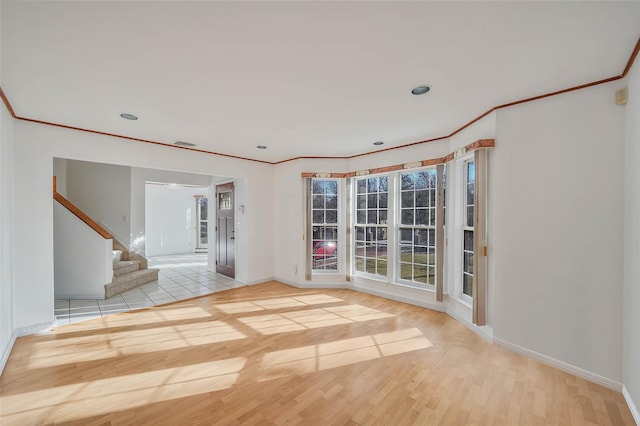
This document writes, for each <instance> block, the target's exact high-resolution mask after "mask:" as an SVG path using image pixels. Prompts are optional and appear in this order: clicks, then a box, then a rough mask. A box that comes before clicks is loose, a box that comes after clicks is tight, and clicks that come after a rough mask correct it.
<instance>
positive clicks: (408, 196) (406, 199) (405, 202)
mask: <svg viewBox="0 0 640 426" xmlns="http://www.w3.org/2000/svg"><path fill="white" fill-rule="evenodd" d="M401 194H402V195H401V198H402V202H401V204H400V207H402V208H406V207H413V191H409V192H402V193H401Z"/></svg>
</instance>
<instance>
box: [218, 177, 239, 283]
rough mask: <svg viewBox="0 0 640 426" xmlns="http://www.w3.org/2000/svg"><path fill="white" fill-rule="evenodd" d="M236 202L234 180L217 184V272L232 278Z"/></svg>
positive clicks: (233, 274)
mask: <svg viewBox="0 0 640 426" xmlns="http://www.w3.org/2000/svg"><path fill="white" fill-rule="evenodd" d="M234 204H235V191H234V186H233V182H230V183H225V184H222V185H216V248H217V250H216V272H218V273H220V274H223V275H226V276H228V277H231V278H235V276H236V266H235V256H236V254H235V239H236V237H235V227H234V224H235V215H234V211H235V207H234Z"/></svg>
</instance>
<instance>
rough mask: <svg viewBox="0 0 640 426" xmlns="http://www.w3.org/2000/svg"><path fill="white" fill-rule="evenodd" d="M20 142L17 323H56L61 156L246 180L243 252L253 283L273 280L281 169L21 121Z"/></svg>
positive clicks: (16, 179)
mask: <svg viewBox="0 0 640 426" xmlns="http://www.w3.org/2000/svg"><path fill="white" fill-rule="evenodd" d="M14 139H15V141H16V143H15V144H14V151H15V155H14V170H15V172H14V190H15V192H14V223H15V227H14V231H15V235H18V236H20V238H17V239H16V243H15V251H14V258H15V262H14V268H15V294H14V298H15V299H14V300H15V305H14V312H15V320H16V322H15V324H14V328H15V327H27V326H36V327H38V326H43V324H44V323H48V324H51V323H52V322H53V300H54V295H53V207H52V206H53V204H52V203H53V200H52V196H51V176H52V172H53V158H54V157H59V158H68V159H73V160H82V161H93V162H98V161H99V162H102V163H111V164H117V165H126V166H134V167H144V168H157V169H165V170H172V171H182V172H191V173H196V174H205V175H221V176H232V177H238V178H244V180H246V191H244V192H243V193H242V194H241V195H242V197H243V199H242V203H243V204H246V205H247V212H246V214H245V215H244V217H243V220H244V221H245V222H246V231H247V232H246V233H245V234H244V238H245V241H244V242H238V244H239V248H238V254H237V257H238V258H242V259H245V262H246V264H245V271H244V273H245V274H246V276H245V277H244V279H245V281H246V282H258V281H259V280H263V279H265V278H266V277H273V264H274V261H273V252H272V251H266V250H264V247H269V246H271V245H272V242H273V227H272V226H268V224H271V223H274V218H273V210H272V209H271V208H270V206H271V205H272V204H271V203H272V202H273V186H272V185H271V183H272V182H273V166H271V165H268V164H262V163H258V162H253V161H244V160H236V159H232V158H227V157H219V156H214V155H203V154H199V153H195V152H189V151H187V150H178V149H175V148H165V147H161V146H156V145H150V144H144V143H139V142H132V141H127V140H123V139H118V138H112V137H108V136H104V135H96V134H91V133H86V132H79V131H73V130H69V129H61V128H56V127H51V126H45V125H39V124H35V123H29V122H24V121H16V122H14ZM265 224H267V226H265ZM249 235H251V244H249V243H248V239H249ZM33 241H38V242H39V243H38V244H33ZM43 327H44V326H43Z"/></svg>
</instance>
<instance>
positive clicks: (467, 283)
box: [462, 274, 473, 297]
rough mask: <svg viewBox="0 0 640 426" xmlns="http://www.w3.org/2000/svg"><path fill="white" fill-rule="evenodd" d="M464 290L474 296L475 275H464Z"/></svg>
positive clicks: (468, 294)
mask: <svg viewBox="0 0 640 426" xmlns="http://www.w3.org/2000/svg"><path fill="white" fill-rule="evenodd" d="M462 292H463V293H464V294H466V295H467V296H471V297H473V276H471V275H467V274H464V275H463V276H462Z"/></svg>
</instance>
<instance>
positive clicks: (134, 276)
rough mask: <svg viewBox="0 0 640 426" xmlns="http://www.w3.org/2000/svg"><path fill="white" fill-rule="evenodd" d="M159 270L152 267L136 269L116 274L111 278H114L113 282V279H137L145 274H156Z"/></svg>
mask: <svg viewBox="0 0 640 426" xmlns="http://www.w3.org/2000/svg"><path fill="white" fill-rule="evenodd" d="M159 271H160V270H159V269H154V268H149V269H138V270H136V271H133V272H129V273H127V274H122V275H116V276H114V277H113V280H114V282H115V281H128V280H130V279H137V278H140V277H143V276H145V275H157V274H158V272H159Z"/></svg>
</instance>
